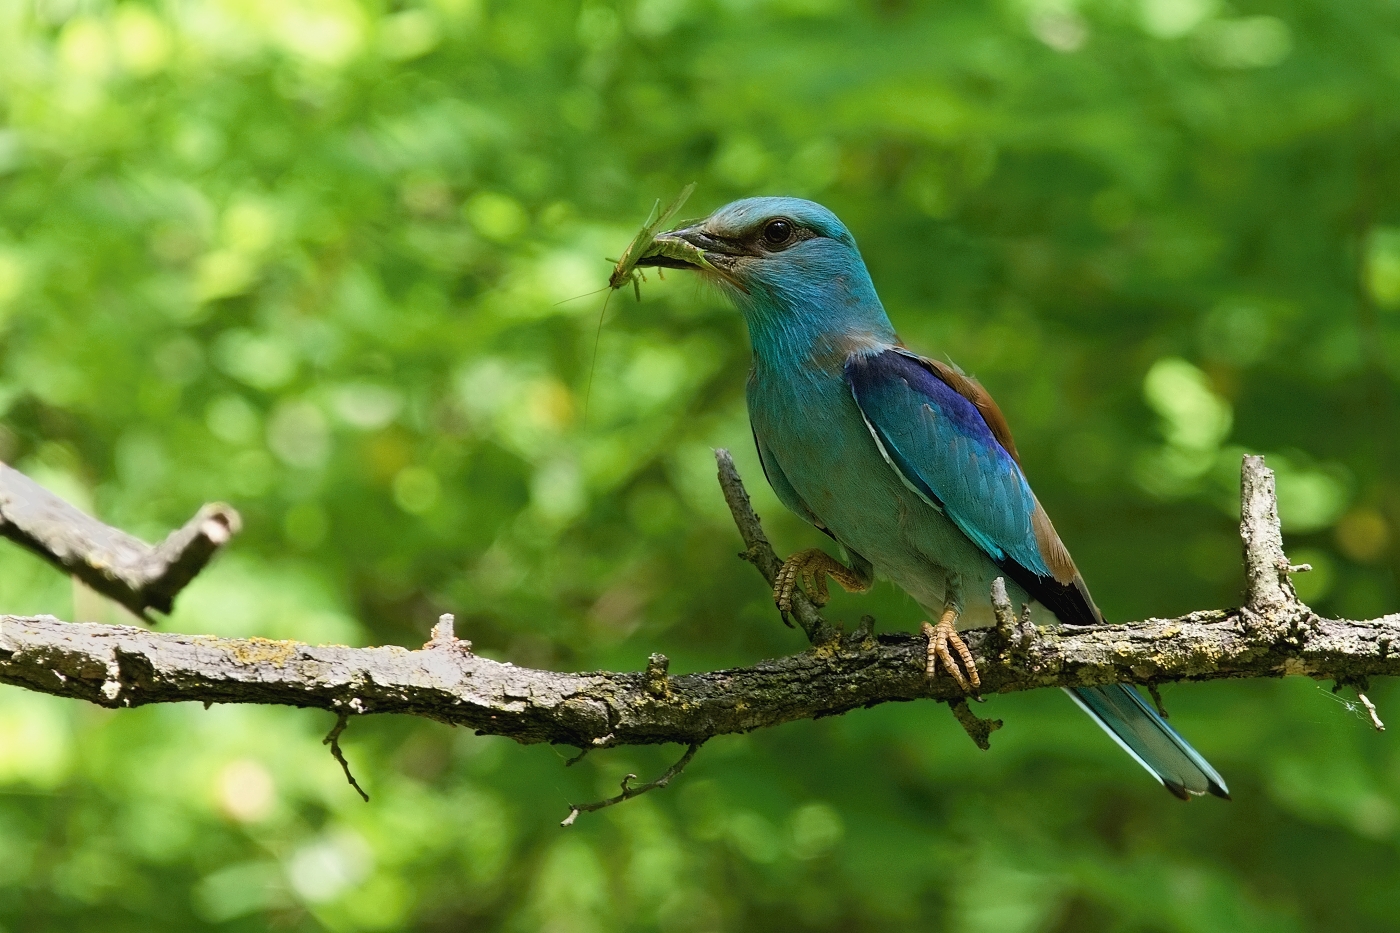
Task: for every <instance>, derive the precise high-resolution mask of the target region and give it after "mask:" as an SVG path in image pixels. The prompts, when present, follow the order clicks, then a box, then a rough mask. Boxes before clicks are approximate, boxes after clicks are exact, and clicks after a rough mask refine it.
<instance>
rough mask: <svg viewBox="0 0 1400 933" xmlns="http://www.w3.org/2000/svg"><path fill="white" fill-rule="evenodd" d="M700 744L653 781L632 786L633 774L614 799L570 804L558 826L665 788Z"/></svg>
mask: <svg viewBox="0 0 1400 933" xmlns="http://www.w3.org/2000/svg"><path fill="white" fill-rule="evenodd" d="M702 744H704V743H702V742H695V743H693V744H692V745H691V746H690V747H689V748H687V749H686V750H685V754H684V755H682V756H681V757H680V760H679V761H677V762H676V763H675V764H673V765H671V767H669V768H667V769H666V773H665V774H663V775H661V777H659V778H657V779H656V780H654V781H648V782H647V783H645V784H639V785H637V786H636V787H633V786H632V782H633V781H635V780H636V779H637V776H636V775H635V774H629V775H627V776H626V777H624V778H623V779H622V793H620V794H618V795H617V796H616V797H609V798H607V799H606V800H595V801H594V802H593V803H571V804H569V815H568V816H566V817H564V819H563V820H562V821H560V823H559V825H560V826H572V825H574V820H576V819H578V815H579V814H580V813H592V812H593V811H594V810H602V809H604V808H606V807H611V806H615V805H617V804H619V803H622V802H623V801H624V800H631V799H632V798H633V797H638V796H641V795H642V794H645V793H646V792H647V791H649V790H656V789H657V788H658V787H665V786H666V785H667V784H669V783H671V779H672V778H673V777H675V776H676V775H678V774H680V773H681V772H682V771H684V770H685V766H686V765H688V764H690V759H692V758H694V757H695V753H696V752H698V751H699V750H700V746H701V745H702Z"/></svg>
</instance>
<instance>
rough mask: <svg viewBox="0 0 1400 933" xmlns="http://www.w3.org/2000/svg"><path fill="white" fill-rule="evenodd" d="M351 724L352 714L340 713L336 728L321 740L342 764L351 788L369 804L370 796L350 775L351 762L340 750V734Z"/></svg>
mask: <svg viewBox="0 0 1400 933" xmlns="http://www.w3.org/2000/svg"><path fill="white" fill-rule="evenodd" d="M349 724H350V714H349V713H345V712H342V713H340V714H339V717H338V718H337V719H336V721H335V726H334V728H332V729H331V731H330V732H328V733H326V737H325V738H324V739H322V740H321V744H322V745H329V746H330V747H331V755H333V756H334V757H335V760H336V761H338V762H340V767H341V770H343V771H344V772H345V780H347V781H349V782H350V786H351V787H353V788H355V790H357V791H359V794H360V796H361V797H363V798H364V799H365V803H369V794H366V793H365V789H364V788H363V787H361V786H360V782H359V781H357V780H355V775H353V774H351V773H350V762H348V761H346V760H345V753H344V752H342V751H341V750H340V734H341V733H342V732H344V731H345V727H346V726H348V725H349Z"/></svg>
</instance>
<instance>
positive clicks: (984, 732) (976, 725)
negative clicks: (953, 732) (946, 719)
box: [948, 697, 1002, 752]
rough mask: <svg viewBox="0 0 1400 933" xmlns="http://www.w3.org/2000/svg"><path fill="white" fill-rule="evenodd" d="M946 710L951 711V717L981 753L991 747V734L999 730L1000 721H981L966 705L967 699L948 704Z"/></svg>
mask: <svg viewBox="0 0 1400 933" xmlns="http://www.w3.org/2000/svg"><path fill="white" fill-rule="evenodd" d="M948 708H949V709H951V710H952V711H953V717H954V718H955V719H957V721H958V722H959V723H961V724H962V727H963V729H964V730H966V731H967V734H968V736H970V737H971V739H972V741H973V742H975V743H976V744H977V747H978V748H980V749H982V751H984V752H985V751H987V750H988V749H990V748H991V747H992V743H991V738H990V737H991V734H992V733H993V732H995V731H997V730H998V729H1000V728H1001V726H1002V722H1001V720H1000V719H983V718H981V717H980V716H978V715H977V714H976V713H974V712H973V711H972V709H971V708H970V707H969V706H968V705H967V698H966V697H963V698H962V699H958V700H953V701H951V702H950V703H949V704H948Z"/></svg>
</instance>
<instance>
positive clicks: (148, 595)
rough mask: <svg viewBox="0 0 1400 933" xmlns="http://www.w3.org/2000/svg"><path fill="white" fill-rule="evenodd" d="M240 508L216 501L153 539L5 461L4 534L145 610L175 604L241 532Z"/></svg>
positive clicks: (1, 483)
mask: <svg viewBox="0 0 1400 933" xmlns="http://www.w3.org/2000/svg"><path fill="white" fill-rule="evenodd" d="M238 528H239V519H238V513H237V512H235V511H234V510H233V509H231V508H229V507H228V506H226V505H222V504H220V503H214V504H211V505H206V506H204V508H202V509H200V510H199V512H198V513H196V515H195V516H194V518H192V519H190V520H189V521H188V522H186V523H185V525H184V527H183V528H180V529H178V530H176V531H173V532H171V533H170V536H169V537H167V538H166V539H165V540H164V541H162V542H161V543H160V544H158V545H156V546H155V547H152V546H151V545H149V544H147V543H146V542H144V541H141V540H138V539H137V538H133V537H132V536H131V535H129V534H127V533H126V532H124V531H118V530H117V529H115V528H112V527H109V526H107V525H104V524H102V523H101V522H99V521H98V520H97V519H95V518H93V517H92V516H90V515H87V514H85V513H83V512H82V511H81V510H79V509H77V508H74V507H73V506H72V505H70V504H68V503H67V502H65V501H63V500H62V499H60V498H59V497H58V496H56V495H54V494H53V493H51V492H49V491H48V490H47V489H45V488H44V487H43V486H40V485H39V484H38V483H36V482H34V481H33V480H32V479H30V478H29V477H27V476H25V475H24V474H23V473H21V472H19V471H18V470H16V469H14V468H12V467H10V466H7V465H6V464H3V463H0V535H4V536H5V537H7V538H9V539H10V540H11V541H14V542H15V543H17V544H20V545H23V546H24V547H26V548H28V549H29V550H31V551H33V552H34V553H35V554H38V555H39V556H40V557H42V558H44V559H45V560H47V561H49V562H50V563H52V564H53V565H54V566H56V567H58V568H59V569H60V570H65V571H67V572H68V573H71V574H72V575H73V576H75V577H77V578H78V579H79V580H82V581H83V582H84V583H86V584H87V585H88V586H90V587H92V588H93V589H94V590H96V591H97V592H99V593H101V594H102V595H104V596H107V597H109V598H111V599H114V600H116V601H117V602H119V603H121V604H122V605H123V606H125V607H126V608H128V609H130V610H131V611H132V612H134V613H136V615H138V616H145V615H146V610H147V609H155V610H158V611H160V612H169V611H170V607H171V604H172V602H173V601H174V599H175V594H176V593H179V592H180V590H182V589H184V588H185V586H186V585H187V584H188V583H189V582H190V581H191V580H193V579H194V578H195V575H196V574H197V573H199V572H200V571H201V570H203V569H204V567H205V565H206V564H208V563H209V561H210V559H211V558H213V556H214V554H215V552H217V551H218V550H219V548H221V547H223V546H224V545H225V544H227V543H228V540H229V538H231V537H233V536H234V535H235V534H237V533H238Z"/></svg>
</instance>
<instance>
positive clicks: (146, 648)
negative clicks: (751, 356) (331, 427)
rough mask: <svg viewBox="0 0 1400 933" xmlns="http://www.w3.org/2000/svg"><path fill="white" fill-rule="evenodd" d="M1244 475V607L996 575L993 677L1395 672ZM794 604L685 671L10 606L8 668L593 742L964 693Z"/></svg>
mask: <svg viewBox="0 0 1400 933" xmlns="http://www.w3.org/2000/svg"><path fill="white" fill-rule="evenodd" d="M718 457H719V464H720V470H721V479H722V481H723V482H724V483H725V492H726V496H727V497H728V498H729V500H730V503H731V506H733V505H734V504H735V503H736V502H738V503H740V504H741V506H742V508H735V515H736V520H737V521H738V523H739V527H740V529H741V532H742V533H743V536H744V538H745V543H746V545H748V550H747V551H746V552H745V556H746V557H747V558H748V559H749V560H751V561H753V562H754V563H755V565H756V566H758V567H759V569H760V570H763V571H764V572H765V579H770V580H771V578H772V574H773V573H775V572H776V562H777V557H776V555H774V554H773V552H772V548H771V547H769V546H768V544H767V540H766V539H765V538H763V537H762V529H761V526H760V525H759V523H758V519H757V516H754V515H753V514H752V509H751V508H749V507H748V505H747V495H746V494H744V492H743V485H742V483H741V482H740V480H739V477H738V473H737V472H736V471H734V469H733V462H732V460H728V458H727V454H725V453H724V452H723V451H721V452H719V454H718ZM1243 491H1244V496H1243V502H1244V508H1243V518H1242V522H1241V535H1242V538H1243V541H1244V545H1245V562H1246V567H1247V568H1248V573H1249V581H1250V589H1249V600H1248V605H1247V606H1246V607H1244V608H1242V609H1236V610H1229V611H1204V612H1194V613H1191V614H1189V615H1186V616H1182V617H1180V618H1175V619H1148V620H1145V621H1142V622H1134V623H1129V624H1125V625H1102V626H1084V627H1063V628H1058V629H1054V630H1044V629H1042V630H1037V629H1035V627H1034V626H1031V625H1029V624H1028V623H1025V622H1024V621H1019V622H1018V621H1017V620H1016V619H1015V618H1014V617H1013V615H1012V613H1011V607H1010V605H1009V603H1005V594H1004V592H1003V593H1002V594H1000V595H1001V599H1000V600H999V601H998V603H999V604H998V607H997V608H998V615H999V617H1001V621H1000V622H999V624H998V626H997V627H994V628H987V629H974V630H971V631H968V632H964V633H963V638H964V640H965V641H966V642H967V644H968V646H969V647H970V648H971V649H972V652H973V654H974V655H975V657H976V660H977V665H978V668H979V669H980V671H981V673H982V693H983V694H984V695H989V694H994V693H1011V692H1015V691H1019V690H1031V689H1037V688H1041V687H1056V686H1074V685H1080V686H1087V685H1092V684H1103V683H1111V682H1129V683H1140V684H1155V683H1164V682H1169V681H1190V680H1214V679H1220V678H1227V677H1280V676H1284V675H1288V674H1303V675H1307V676H1311V677H1314V678H1331V679H1336V680H1340V681H1343V682H1346V683H1353V684H1358V683H1359V684H1364V683H1365V682H1366V678H1368V677H1370V676H1373V675H1390V674H1400V652H1393V651H1392V645H1400V614H1397V615H1389V616H1385V617H1383V618H1379V619H1371V620H1368V621H1347V620H1342V619H1323V618H1320V617H1318V616H1317V615H1315V614H1314V613H1313V612H1312V610H1311V609H1309V608H1308V607H1307V606H1305V605H1303V604H1302V603H1301V602H1300V601H1299V600H1298V598H1297V596H1296V594H1295V593H1294V592H1293V588H1292V586H1291V585H1290V584H1288V582H1287V574H1288V572H1289V571H1288V565H1287V561H1286V558H1284V556H1283V549H1282V537H1281V535H1280V533H1279V531H1278V519H1277V506H1276V504H1275V500H1274V496H1273V483H1272V476H1271V474H1270V473H1269V471H1268V470H1267V469H1265V467H1264V465H1263V461H1262V459H1260V458H1257V457H1248V458H1246V459H1245V461H1244V468H1243ZM745 510H747V511H745ZM5 514H6V516H7V518H8V516H9V513H8V512H6V513H5ZM79 514H81V513H79ZM201 514H203V513H201ZM83 519H84V523H82V524H78V525H76V526H75V525H70V526H66V527H65V528H64V529H63V535H67V536H68V537H66V538H65V537H63V535H59V536H58V537H57V538H56V540H64V541H73V540H75V539H77V540H78V544H77V545H73V546H71V547H70V553H71V552H77V553H84V554H92V553H96V552H97V550H98V549H97V548H95V547H92V546H88V547H87V548H86V549H85V550H84V548H83V547H81V546H79V545H81V543H82V542H81V538H82V535H83V533H84V530H85V529H87V528H89V527H91V525H90V524H88V523H93V520H91V519H88V518H87V517H86V516H83ZM187 527H188V526H187ZM104 534H108V535H112V534H118V533H116V532H113V531H112V530H111V529H106V530H105V531H104ZM172 537H174V536H172ZM36 540H37V539H36ZM89 544H90V542H89ZM51 559H52V558H51ZM54 562H55V563H59V564H61V565H64V566H67V564H65V563H64V560H60V559H54ZM1001 603H1005V605H1001ZM796 605H797V607H798V608H797V609H796V611H795V612H794V615H796V616H797V617H798V619H799V621H800V622H801V623H802V624H803V627H804V629H807V630H808V631H810V632H813V633H816V634H820V633H822V632H824V631H825V632H827V633H828V636H827V637H824V638H818V639H817V643H816V644H815V645H814V646H813V647H811V648H809V649H808V650H806V651H803V652H801V653H799V654H794V655H790V656H787V657H782V658H777V659H773V660H766V661H761V662H759V663H757V664H754V665H752V666H750V667H745V668H735V669H730V670H721V671H709V672H701V673H692V674H681V675H671V674H669V672H668V671H667V669H666V663H665V659H664V658H662V657H660V656H658V657H657V658H655V659H653V660H652V662H651V663H650V665H649V667H648V670H646V671H638V672H622V673H615V672H593V673H560V672H555V671H542V670H531V669H528V668H521V667H516V666H514V665H511V664H506V663H501V662H498V661H493V660H490V659H489V658H483V657H480V656H478V655H475V654H473V653H472V651H471V644H470V643H469V642H466V641H463V640H459V639H458V638H457V637H456V636H455V634H454V633H453V631H452V624H451V619H450V617H444V619H443V620H442V621H441V622H440V623H439V624H438V625H437V626H436V627H435V629H434V631H433V637H432V640H431V641H429V642H428V643H427V644H426V645H424V646H423V647H422V648H421V649H419V650H416V651H410V650H408V649H405V648H400V647H375V648H349V647H342V646H335V645H329V646H312V645H307V644H302V643H300V642H292V641H270V640H267V639H260V638H251V639H231V638H214V637H210V636H202V635H184V634H174V633H164V632H151V631H147V630H145V629H142V628H137V627H133V626H119V625H98V624H88V623H68V622H62V621H60V620H58V619H55V618H53V617H51V616H27V617H26V616H0V682H3V683H8V684H15V685H18V686H21V687H25V688H27V689H31V690H37V691H41V692H44V693H50V694H54V695H57V696H66V697H73V698H76V699H83V700H88V701H90V702H92V703H96V704H98V705H101V706H106V707H126V706H141V705H145V704H148V703H170V702H184V701H203V702H206V703H277V704H286V705H290V706H299V707H315V708H319V709H326V710H329V711H331V712H334V713H336V714H337V716H339V715H341V714H345V715H347V716H349V715H362V714H369V713H407V714H411V715H417V716H425V717H429V718H432V719H436V720H439V721H442V722H447V723H453V724H456V725H462V726H467V727H470V728H473V729H475V730H477V731H478V732H480V733H482V734H490V735H504V736H510V737H511V738H514V739H516V740H518V741H521V742H552V743H560V744H567V745H573V746H576V747H579V748H582V749H592V748H607V747H611V746H616V745H644V744H657V743H664V742H677V743H681V744H683V745H697V744H699V743H702V742H704V741H705V740H706V739H708V738H711V737H713V736H716V735H725V734H730V733H737V732H748V731H751V730H754V729H759V728H764V727H767V726H776V725H779V724H781V723H785V722H791V721H793V720H797V719H812V718H818V717H822V716H832V715H837V714H840V713H845V712H847V711H849V710H853V709H856V708H858V707H862V706H873V705H875V704H877V703H886V702H890V701H895V700H915V699H934V700H941V701H945V702H950V703H951V704H954V705H956V704H957V703H958V701H959V700H961V699H963V697H962V695H961V693H960V692H959V691H958V689H957V687H956V685H954V684H953V682H952V681H951V679H950V678H946V677H940V678H929V677H927V676H926V675H925V674H924V664H925V654H926V651H925V642H924V639H922V638H919V637H916V636H914V635H909V634H882V635H879V636H871V635H870V634H869V627H868V626H867V625H866V624H865V623H862V626H861V629H860V630H858V631H857V632H856V633H854V634H852V635H850V636H841V635H840V634H839V633H838V632H837V631H836V630H835V629H834V628H832V627H831V626H829V625H828V624H827V623H826V622H825V620H823V619H822V618H821V616H820V614H819V613H817V612H816V610H815V608H814V607H812V608H811V611H810V614H808V609H807V608H802V607H803V606H804V603H802V602H801V601H798V602H797V604H796ZM805 605H807V606H809V607H810V602H808V603H806V604H805ZM969 715H970V713H969ZM973 718H975V717H973ZM984 738H985V736H984Z"/></svg>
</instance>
